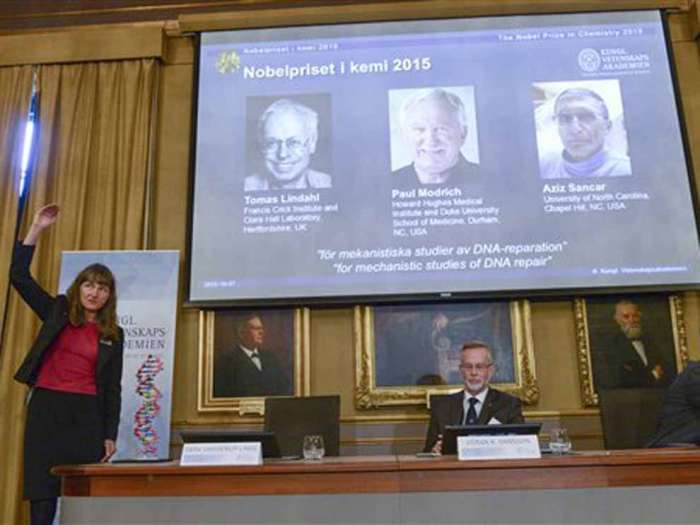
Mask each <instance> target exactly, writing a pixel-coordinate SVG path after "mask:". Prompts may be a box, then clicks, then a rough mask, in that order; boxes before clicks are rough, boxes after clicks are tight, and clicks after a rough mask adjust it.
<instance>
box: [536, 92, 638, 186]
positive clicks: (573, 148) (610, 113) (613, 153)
mask: <svg viewBox="0 0 700 525" xmlns="http://www.w3.org/2000/svg"><path fill="white" fill-rule="evenodd" d="M533 99H534V100H533V102H534V106H535V123H536V128H537V147H538V150H539V157H540V177H541V178H542V179H566V178H578V177H622V176H627V175H631V174H632V166H631V162H630V158H629V156H628V153H627V151H628V143H627V132H626V130H625V124H624V112H623V106H622V96H621V92H620V83H619V81H618V80H592V81H582V82H542V83H537V84H533Z"/></svg>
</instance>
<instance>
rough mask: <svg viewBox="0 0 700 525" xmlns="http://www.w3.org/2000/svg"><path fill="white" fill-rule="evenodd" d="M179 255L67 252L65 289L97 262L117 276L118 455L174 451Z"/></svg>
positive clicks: (61, 284) (164, 454)
mask: <svg viewBox="0 0 700 525" xmlns="http://www.w3.org/2000/svg"><path fill="white" fill-rule="evenodd" d="M179 255H180V254H179V252H178V251H160V250H159V251H91V252H89V251H85V252H63V257H62V261H61V277H60V280H59V290H60V291H61V293H65V292H66V290H67V288H68V286H70V284H71V282H73V279H74V278H75V276H76V275H77V274H78V273H79V272H80V270H82V269H83V268H85V267H86V266H88V265H90V264H92V263H101V264H104V265H106V266H107V267H108V268H109V269H110V270H112V273H113V274H114V277H115V279H116V281H117V314H118V316H119V325H120V326H121V327H122V328H123V329H124V371H123V374H122V409H121V419H120V422H119V436H118V438H117V454H116V455H115V456H114V459H121V460H132V459H133V460H148V459H165V458H167V457H168V456H169V444H170V414H171V403H172V383H173V364H174V355H173V354H174V350H175V313H176V308H177V285H178V267H179Z"/></svg>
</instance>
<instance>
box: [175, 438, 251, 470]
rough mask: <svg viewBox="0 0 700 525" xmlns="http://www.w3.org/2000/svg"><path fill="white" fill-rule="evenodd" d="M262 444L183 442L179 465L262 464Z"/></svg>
mask: <svg viewBox="0 0 700 525" xmlns="http://www.w3.org/2000/svg"><path fill="white" fill-rule="evenodd" d="M262 463H263V459H262V444H261V443H260V442H259V441H254V442H249V443H185V445H184V446H183V447H182V456H180V465H184V466H195V465H197V466H204V465H262Z"/></svg>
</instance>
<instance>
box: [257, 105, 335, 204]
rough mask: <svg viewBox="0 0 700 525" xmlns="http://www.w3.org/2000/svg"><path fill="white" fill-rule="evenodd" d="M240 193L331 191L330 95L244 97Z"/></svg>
mask: <svg viewBox="0 0 700 525" xmlns="http://www.w3.org/2000/svg"><path fill="white" fill-rule="evenodd" d="M246 120H247V122H246V130H247V133H246V136H247V140H246V152H247V160H248V162H247V166H248V173H249V175H248V176H247V177H245V179H244V181H243V187H244V190H245V191H269V190H307V189H324V188H331V187H332V186H333V177H332V173H331V171H332V158H331V136H332V134H331V129H330V128H331V97H330V95H329V94H327V93H324V94H310V95H309V94H307V95H290V96H279V97H249V98H248V100H247V119H246Z"/></svg>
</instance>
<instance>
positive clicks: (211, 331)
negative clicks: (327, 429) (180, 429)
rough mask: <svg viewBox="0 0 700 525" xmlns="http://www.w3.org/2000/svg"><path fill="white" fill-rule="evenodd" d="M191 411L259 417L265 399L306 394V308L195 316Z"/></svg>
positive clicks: (225, 311)
mask: <svg viewBox="0 0 700 525" xmlns="http://www.w3.org/2000/svg"><path fill="white" fill-rule="evenodd" d="M199 325H200V334H199V335H200V337H199V377H198V379H199V380H198V396H197V397H198V401H197V408H198V410H199V411H200V412H211V411H217V412H220V411H230V412H238V413H239V414H240V415H244V414H249V413H250V414H260V415H262V414H263V413H264V403H265V398H266V397H270V396H292V395H293V396H302V395H308V392H309V373H308V362H309V361H308V352H309V343H308V341H309V314H308V309H306V308H297V309H282V308H280V309H264V310H260V309H251V310H216V311H202V312H200V323H199Z"/></svg>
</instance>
